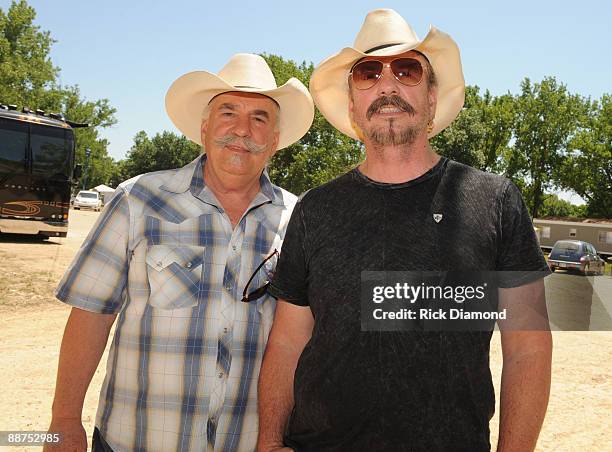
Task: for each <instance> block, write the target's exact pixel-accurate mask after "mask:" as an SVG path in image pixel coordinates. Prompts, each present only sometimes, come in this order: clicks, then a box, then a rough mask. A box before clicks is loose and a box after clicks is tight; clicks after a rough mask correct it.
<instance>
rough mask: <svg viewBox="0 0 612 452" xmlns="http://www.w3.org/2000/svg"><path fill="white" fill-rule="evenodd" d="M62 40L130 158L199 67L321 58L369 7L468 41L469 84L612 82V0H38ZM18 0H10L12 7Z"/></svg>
mask: <svg viewBox="0 0 612 452" xmlns="http://www.w3.org/2000/svg"><path fill="white" fill-rule="evenodd" d="M29 4H30V5H32V6H33V7H34V8H35V9H36V11H37V14H38V15H37V18H36V23H37V24H38V25H39V26H40V27H41V28H42V29H43V30H49V31H50V32H51V35H52V37H53V38H54V39H55V40H56V41H57V42H56V43H55V44H54V46H53V49H52V53H51V55H52V59H53V62H54V63H55V65H57V66H59V67H60V68H61V69H62V71H61V82H62V83H64V84H69V85H74V84H78V85H79V86H80V88H81V92H82V95H83V96H85V97H86V98H88V99H99V98H108V99H109V100H110V103H111V105H113V106H114V107H115V108H117V119H118V124H117V125H115V126H114V127H113V128H111V129H107V130H106V131H104V133H103V134H104V136H105V137H106V138H108V139H109V141H110V146H109V153H110V155H111V156H113V157H114V158H116V159H119V158H123V157H124V156H125V153H126V152H127V151H128V150H129V148H130V146H131V145H132V139H133V137H134V135H135V134H136V133H137V132H138V131H140V130H145V131H146V132H147V133H149V134H154V133H156V132H160V131H163V130H173V131H176V129H175V128H174V126H173V125H172V124H171V122H170V121H169V119H167V116H166V113H165V110H164V102H163V101H164V96H165V93H166V90H167V89H168V87H169V86H170V84H171V83H172V81H173V80H174V79H176V78H177V77H179V76H180V75H182V74H184V73H186V72H189V71H192V70H210V71H213V72H216V71H218V70H219V69H221V67H222V66H223V65H224V64H225V62H226V61H227V60H228V59H229V57H230V56H231V55H232V54H234V53H237V52H254V53H260V52H268V53H274V54H277V55H281V56H283V57H284V58H291V59H293V60H296V61H298V62H301V61H303V60H305V61H308V62H310V61H312V62H314V63H315V64H316V63H318V62H320V61H321V60H322V59H324V58H325V57H327V56H329V55H331V54H333V53H335V52H337V51H338V50H340V49H341V48H342V47H345V46H349V45H351V44H352V43H353V40H354V38H355V35H356V34H357V32H358V30H359V28H360V27H361V24H362V22H363V19H364V17H365V15H366V13H367V12H368V11H370V10H372V9H375V8H380V7H388V8H393V9H395V10H397V11H398V12H399V13H400V14H401V15H402V16H403V17H404V18H406V20H407V21H408V22H409V23H410V24H411V25H412V26H413V27H414V29H415V30H416V32H417V34H418V35H419V37H421V38H422V37H424V36H425V34H426V33H427V30H428V28H429V24H433V25H435V26H436V27H438V28H439V29H441V30H443V31H445V32H447V33H449V34H450V35H451V36H452V37H453V38H454V39H455V40H456V41H457V43H458V44H459V47H460V49H461V53H462V61H463V68H464V73H465V78H466V82H467V83H468V84H476V85H479V86H480V87H481V88H488V89H489V90H490V91H492V92H493V93H494V94H501V93H505V92H507V91H510V92H517V91H518V89H519V83H520V81H521V80H522V79H523V78H524V77H530V78H531V79H532V80H535V81H539V80H541V79H542V78H543V77H545V76H548V75H552V76H555V77H556V78H557V80H559V81H561V82H563V83H565V84H566V85H567V86H568V88H569V90H570V91H571V92H574V93H580V94H582V95H585V96H591V97H594V98H597V97H600V96H601V95H602V94H603V93H606V92H607V93H611V92H612V52H611V51H610V45H611V44H612V32H611V31H610V30H611V29H612V27H611V26H610V20H611V19H612V14H611V13H612V6H610V5H612V2H609V1H606V0H600V1H596V0H583V1H580V2H577V1H566V0H559V1H548V0H544V1H537V0H531V1H523V0H515V1H512V2H496V1H493V0H491V1H487V2H485V1H462V2H460V1H455V2H451V1H442V0H440V1H437V2H432V1H430V2H408V1H387V2H384V3H383V2H374V1H362V0H354V1H329V0H328V1H319V0H310V1H301V2H287V1H285V2H274V1H265V0H260V1H256V2H255V1H225V2H223V1H216V2H208V1H203V0H201V1H192V0H190V1H181V0H175V1H173V2H169V1H165V2H161V1H126V0H123V1H115V0H107V1H105V2H88V1H83V0H79V1H75V0H63V1H62V0H57V1H48V0H30V1H29ZM9 5H10V1H7V0H0V6H1V7H2V9H4V10H6V9H7V8H8V6H9Z"/></svg>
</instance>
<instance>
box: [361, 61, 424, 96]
mask: <svg viewBox="0 0 612 452" xmlns="http://www.w3.org/2000/svg"><path fill="white" fill-rule="evenodd" d="M385 66H389V67H390V68H391V72H392V73H393V76H394V77H395V78H396V79H397V81H398V82H400V83H401V84H402V85H406V86H416V85H418V84H419V83H421V80H422V79H423V65H422V64H421V62H420V61H419V60H417V59H416V58H409V57H401V58H395V59H394V60H391V62H389V63H383V62H382V61H378V60H365V61H360V62H359V63H357V64H355V66H353V68H352V69H351V72H350V75H351V78H352V79H353V86H354V87H355V88H357V89H370V88H372V87H373V86H374V85H376V83H377V82H378V81H379V80H380V79H381V78H382V72H383V69H384V67H385Z"/></svg>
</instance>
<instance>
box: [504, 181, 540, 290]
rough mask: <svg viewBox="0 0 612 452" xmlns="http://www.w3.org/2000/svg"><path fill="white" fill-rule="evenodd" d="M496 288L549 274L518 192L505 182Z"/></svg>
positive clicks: (523, 282) (514, 285)
mask: <svg viewBox="0 0 612 452" xmlns="http://www.w3.org/2000/svg"><path fill="white" fill-rule="evenodd" d="M500 223H501V224H500V230H501V241H500V245H499V247H498V255H497V268H496V270H497V271H498V285H499V287H505V288H509V287H518V286H522V285H525V284H528V283H530V282H532V281H535V280H537V279H540V278H543V277H545V276H546V275H548V274H549V273H550V269H549V268H548V264H547V263H546V260H545V259H544V255H543V254H542V251H541V250H540V244H539V242H538V238H537V236H536V233H535V230H534V228H533V223H532V221H531V217H530V216H529V212H528V211H527V206H525V202H524V201H523V197H522V196H521V192H520V191H519V189H518V188H517V187H516V185H514V184H513V183H512V182H510V181H508V182H507V185H506V188H505V190H504V193H503V197H502V206H501V217H500Z"/></svg>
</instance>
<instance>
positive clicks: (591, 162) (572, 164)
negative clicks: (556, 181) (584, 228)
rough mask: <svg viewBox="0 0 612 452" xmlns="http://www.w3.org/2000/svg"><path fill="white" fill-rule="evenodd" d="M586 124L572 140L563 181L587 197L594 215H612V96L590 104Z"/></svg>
mask: <svg viewBox="0 0 612 452" xmlns="http://www.w3.org/2000/svg"><path fill="white" fill-rule="evenodd" d="M585 126H586V127H584V128H583V129H581V130H580V131H579V132H578V133H577V134H576V136H575V137H574V138H573V139H572V141H571V142H570V144H569V150H570V152H569V153H568V155H567V157H566V159H565V161H564V163H563V165H562V171H561V174H560V178H561V185H563V186H564V187H565V188H569V189H571V190H574V191H575V192H576V193H578V194H579V195H580V196H581V197H582V198H584V199H585V200H586V201H587V206H586V214H587V215H588V216H590V217H598V218H612V96H611V95H610V94H604V95H603V96H602V98H601V99H600V101H599V102H593V103H592V104H591V105H590V115H589V117H588V120H587V123H586V124H585Z"/></svg>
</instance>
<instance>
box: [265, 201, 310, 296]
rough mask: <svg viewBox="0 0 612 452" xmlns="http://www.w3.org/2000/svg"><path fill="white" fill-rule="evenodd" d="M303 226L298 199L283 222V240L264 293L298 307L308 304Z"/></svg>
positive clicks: (300, 202)
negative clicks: (289, 216) (284, 224)
mask: <svg viewBox="0 0 612 452" xmlns="http://www.w3.org/2000/svg"><path fill="white" fill-rule="evenodd" d="M307 280H308V267H307V256H306V225H305V222H304V212H303V205H302V201H298V203H297V204H296V205H295V208H294V209H293V213H292V214H291V219H290V220H289V224H288V225H287V232H286V234H285V240H284V241H283V246H282V248H281V253H280V258H279V261H278V264H277V266H276V271H275V273H274V278H273V280H272V282H271V284H270V287H269V288H268V292H269V293H270V294H271V295H272V296H274V297H276V298H282V299H283V300H286V301H288V302H289V303H292V304H295V305H298V306H308V295H307V288H308V282H307Z"/></svg>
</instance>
